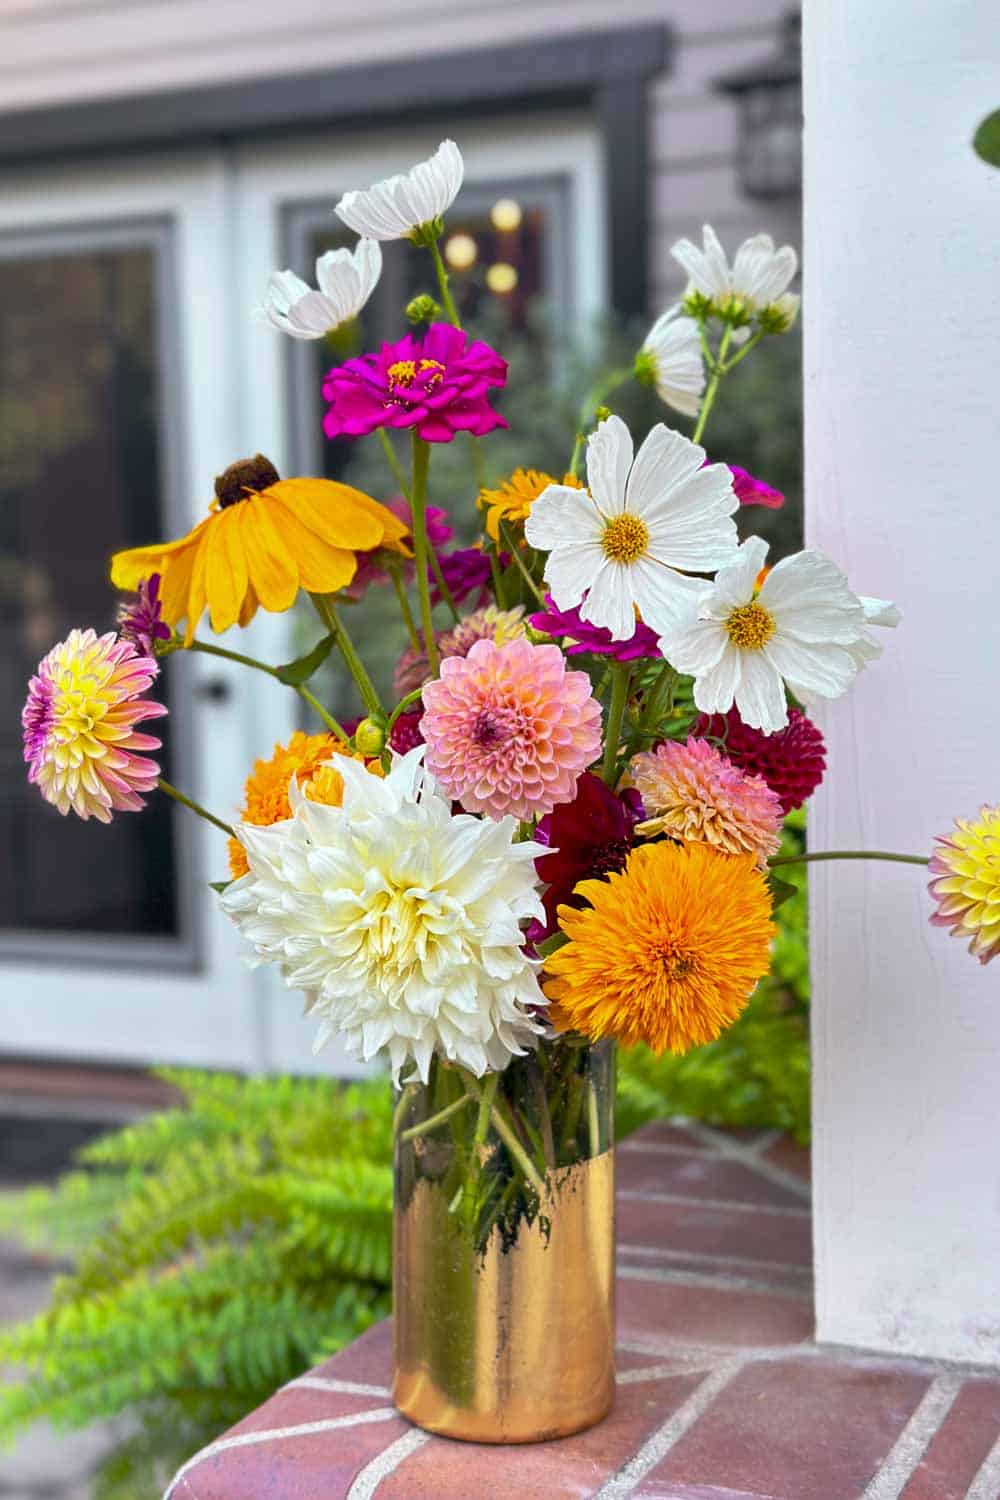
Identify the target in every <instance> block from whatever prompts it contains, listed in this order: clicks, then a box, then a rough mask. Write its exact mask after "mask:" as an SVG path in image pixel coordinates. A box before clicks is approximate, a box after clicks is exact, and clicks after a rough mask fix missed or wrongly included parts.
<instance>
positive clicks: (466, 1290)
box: [393, 1039, 615, 1443]
mask: <svg viewBox="0 0 1000 1500" xmlns="http://www.w3.org/2000/svg"><path fill="white" fill-rule="evenodd" d="M494 1088H495V1094H494V1093H493V1090H494ZM396 1116H397V1131H396V1152H395V1163H396V1200H395V1225H394V1240H393V1318H394V1323H393V1352H394V1366H395V1370H394V1382H393V1400H394V1401H395V1403H396V1405H397V1407H398V1408H399V1410H400V1411H401V1412H402V1413H403V1415H404V1416H406V1417H408V1418H409V1419H410V1421H412V1422H415V1423H417V1424H418V1426H420V1427H424V1428H426V1429H427V1430H428V1431H430V1432H437V1433H442V1434H444V1435H445V1436H447V1437H452V1438H463V1439H465V1440H467V1441H469V1442H479V1443H528V1442H541V1441H543V1440H544V1439H547V1438H556V1437H565V1436H567V1435H568V1434H569V1433H572V1432H579V1431H581V1430H582V1429H583V1428H585V1427H590V1426H592V1425H593V1424H594V1423H595V1422H599V1421H600V1420H601V1418H602V1417H604V1416H606V1415H607V1413H608V1411H610V1409H611V1406H612V1404H613V1401H614V1390H615V1369H614V1044H613V1043H611V1042H602V1043H599V1044H597V1045H596V1046H593V1047H592V1046H589V1045H587V1044H584V1043H581V1042H579V1041H578V1040H576V1039H560V1040H557V1041H555V1042H550V1043H546V1044H544V1046H543V1047H542V1048H540V1049H539V1051H538V1052H537V1053H535V1054H533V1055H532V1056H531V1057H529V1058H524V1059H519V1058H518V1059H514V1061H513V1062H512V1063H511V1064H510V1066H509V1067H508V1068H507V1069H506V1070H505V1072H504V1073H502V1074H500V1075H498V1077H497V1078H496V1079H495V1080H489V1079H487V1080H484V1081H479V1082H477V1081H476V1080H473V1079H470V1078H469V1076H468V1075H466V1074H463V1073H462V1072H461V1070H459V1069H456V1068H453V1067H450V1066H449V1065H448V1064H447V1063H440V1062H435V1063H434V1064H433V1065H432V1071H431V1076H430V1079H429V1082H428V1084H427V1086H426V1087H424V1086H422V1085H418V1086H414V1085H410V1086H409V1088H408V1090H404V1091H403V1093H402V1094H401V1095H400V1096H399V1098H398V1101H397V1110H396Z"/></svg>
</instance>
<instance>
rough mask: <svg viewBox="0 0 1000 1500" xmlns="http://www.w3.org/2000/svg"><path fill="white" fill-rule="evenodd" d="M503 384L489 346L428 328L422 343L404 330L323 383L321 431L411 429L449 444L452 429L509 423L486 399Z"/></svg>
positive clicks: (502, 371) (358, 433)
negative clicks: (324, 407)
mask: <svg viewBox="0 0 1000 1500" xmlns="http://www.w3.org/2000/svg"><path fill="white" fill-rule="evenodd" d="M506 379H507V361H506V360H504V359H501V358H500V356H499V354H497V353H496V351H495V350H494V349H491V348H490V346H489V344H484V343H483V342H482V341H481V340H475V341H473V342H472V343H469V341H468V338H467V336H466V335H465V334H464V333H463V332H462V330H461V329H460V328H453V327H452V325H451V324H450V323H432V324H431V325H430V327H429V328H428V329H427V332H426V333H425V334H424V336H423V337H422V338H418V337H416V336H415V335H414V334H412V333H408V334H407V335H406V337H405V338H402V339H400V340H399V341H398V342H397V343H395V344H383V345H382V347H381V349H380V350H379V352H378V353H377V354H362V355H360V356H359V357H358V358H357V359H349V360H347V361H345V363H344V364H342V365H338V366H336V367H335V368H334V369H332V370H331V371H330V372H329V374H328V375H327V377H326V380H325V381H324V382H323V395H324V396H325V398H326V400H327V401H328V402H329V403H330V408H329V410H328V411H327V413H326V416H325V417H324V418H323V429H324V431H325V432H326V435H327V437H331V438H334V437H340V436H341V435H342V434H346V435H347V436H348V437H364V436H365V435H366V434H367V433H369V432H374V431H375V429H376V428H377V427H413V428H415V429H416V431H417V435H418V436H419V437H422V438H424V439H425V441H427V442H428V443H450V442H451V440H452V438H453V437H454V436H455V433H456V432H471V433H473V434H474V435H475V436H476V437H482V436H483V435H484V434H485V433H487V432H492V431H493V429H494V427H507V426H508V425H509V424H508V423H507V422H506V421H505V420H504V418H503V417H501V416H500V415H499V413H498V412H495V411H494V410H493V408H492V407H491V406H490V403H489V400H488V399H487V397H488V392H489V390H490V388H491V386H502V385H504V383H505V382H506Z"/></svg>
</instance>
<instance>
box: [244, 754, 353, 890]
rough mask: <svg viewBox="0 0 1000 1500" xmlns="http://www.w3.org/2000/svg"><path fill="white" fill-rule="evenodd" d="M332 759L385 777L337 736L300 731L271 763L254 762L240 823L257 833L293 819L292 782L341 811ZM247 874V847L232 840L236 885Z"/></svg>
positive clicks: (341, 786) (337, 776)
mask: <svg viewBox="0 0 1000 1500" xmlns="http://www.w3.org/2000/svg"><path fill="white" fill-rule="evenodd" d="M334 755H349V756H350V757H351V759H352V760H360V761H363V762H364V763H365V764H366V765H367V767H368V770H369V771H371V772H372V774H373V775H374V776H381V775H382V767H381V765H380V763H379V762H378V760H368V759H367V757H366V756H364V755H361V754H359V753H358V752H357V751H354V750H352V749H351V747H350V745H345V743H344V741H343V740H340V739H338V738H337V736H336V735H335V734H304V733H303V731H302V730H301V729H297V730H296V731H295V733H294V734H293V735H292V737H291V739H290V740H289V742H288V744H287V745H275V747H274V751H273V753H272V755H271V756H270V757H269V759H267V760H258V761H255V763H254V768H253V770H252V771H251V772H250V775H249V776H248V777H247V781H246V787H245V788H244V798H243V807H242V809H241V811H240V821H241V822H243V823H252V824H253V825H254V826H255V827H257V828H270V826H271V824H272V823H281V822H283V821H284V819H285V818H290V817H291V816H292V807H291V803H290V802H289V800H288V788H289V786H290V785H291V781H292V777H293V776H295V777H297V778H298V784H299V786H300V787H301V788H302V790H303V791H304V792H305V794H306V796H307V797H308V798H309V799H310V800H311V801H312V802H324V803H326V805H327V806H328V807H339V806H340V804H341V802H342V800H343V796H344V781H343V777H342V776H341V775H340V773H339V772H338V771H337V768H336V767H335V766H331V765H329V764H328V762H329V761H330V759H331V758H332V757H333V756H334ZM249 868H250V866H249V864H248V863H247V856H246V850H245V849H244V848H243V845H242V844H241V843H240V841H239V839H230V840H229V869H230V873H231V874H232V877H233V879H234V880H238V879H239V878H240V876H241V875H245V874H246V873H247V871H248V870H249Z"/></svg>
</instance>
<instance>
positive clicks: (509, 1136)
mask: <svg viewBox="0 0 1000 1500" xmlns="http://www.w3.org/2000/svg"><path fill="white" fill-rule="evenodd" d="M490 1119H491V1120H492V1122H493V1128H494V1130H495V1131H496V1133H497V1135H498V1136H499V1137H500V1139H501V1140H502V1141H503V1143H504V1145H505V1146H506V1147H507V1150H508V1151H509V1152H510V1154H511V1156H512V1157H513V1159H514V1161H515V1162H516V1163H517V1165H518V1166H519V1167H520V1169H521V1171H522V1172H523V1173H524V1176H525V1179H526V1180H527V1181H528V1182H530V1183H531V1186H532V1187H533V1188H534V1190H535V1192H536V1193H537V1194H538V1196H539V1198H544V1196H545V1183H544V1182H543V1181H542V1178H541V1176H540V1174H539V1172H538V1168H537V1167H536V1166H535V1164H534V1162H533V1161H532V1160H531V1158H530V1157H529V1156H528V1154H527V1152H526V1151H525V1149H524V1147H523V1146H522V1145H521V1142H520V1141H519V1140H518V1138H517V1136H516V1135H515V1134H514V1130H513V1127H512V1126H511V1125H510V1124H509V1122H508V1121H507V1120H506V1118H505V1117H504V1115H503V1114H502V1113H501V1108H500V1105H499V1104H497V1103H494V1104H493V1106H492V1107H491V1109H490Z"/></svg>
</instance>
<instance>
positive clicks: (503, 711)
mask: <svg viewBox="0 0 1000 1500" xmlns="http://www.w3.org/2000/svg"><path fill="white" fill-rule="evenodd" d="M423 702H424V710H425V711H424V717H423V719H422V721H421V725H420V727H421V730H422V731H423V735H424V739H425V740H426V741H427V768H428V770H429V771H430V772H431V775H432V776H433V777H434V779H435V780H436V781H437V782H438V783H439V785H440V786H441V787H442V788H443V789H444V791H445V792H447V793H448V794H449V796H451V797H454V798H456V799H457V800H458V801H459V802H461V804H462V806H463V807H464V808H465V809H466V810H467V811H468V812H477V813H486V814H487V815H488V816H489V817H491V818H502V817H504V816H505V815H506V814H508V813H510V814H512V815H513V816H514V817H515V818H521V819H527V818H531V817H534V816H535V815H536V814H538V815H541V814H543V813H549V812H551V811H552V809H553V808H554V807H556V806H557V805H558V804H559V803H560V802H569V801H570V800H571V799H572V798H573V795H574V793H575V789H576V783H577V780H578V779H579V776H580V773H581V772H582V771H584V770H585V769H586V768H587V766H588V765H590V763H591V761H593V760H594V759H595V758H596V757H597V755H598V753H599V751H600V748H601V707H600V704H599V703H598V702H597V700H596V699H595V698H594V696H593V694H592V693H591V690H590V679H589V678H588V677H587V674H586V673H585V672H567V670H566V663H565V659H564V657H563V654H562V652H561V651H560V650H559V648H558V646H532V645H531V644H530V642H528V641H507V642H505V643H504V644H503V645H501V646H497V645H494V643H493V642H492V641H477V642H476V644H475V645H474V646H473V647H472V649H471V651H470V652H469V654H468V656H464V657H462V656H449V657H447V658H446V659H445V660H444V661H443V662H442V663H441V676H440V679H439V680H438V681H437V682H430V683H428V684H427V686H426V687H425V688H424V697H423Z"/></svg>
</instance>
